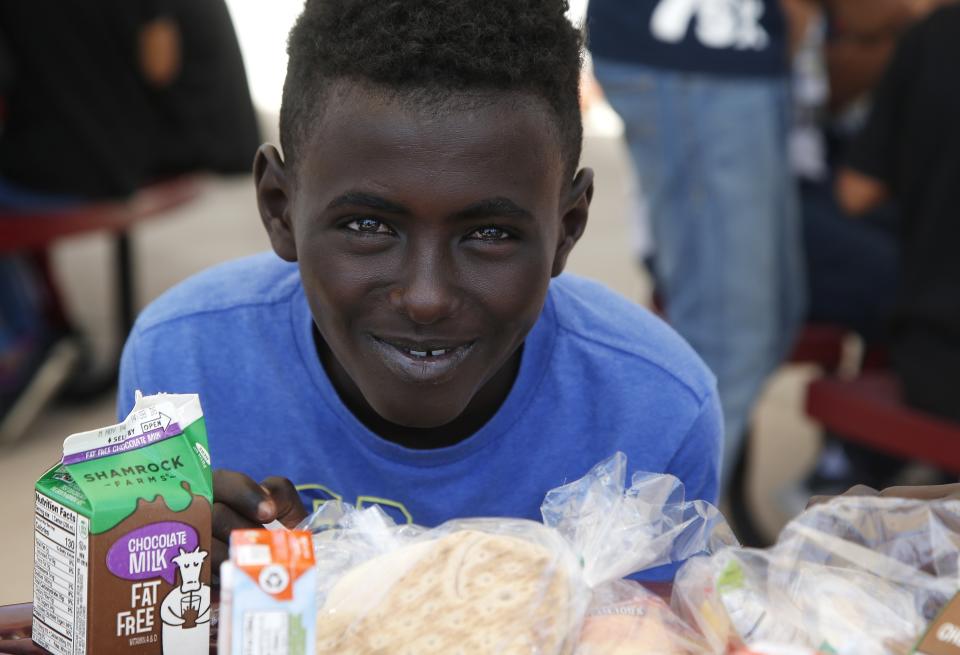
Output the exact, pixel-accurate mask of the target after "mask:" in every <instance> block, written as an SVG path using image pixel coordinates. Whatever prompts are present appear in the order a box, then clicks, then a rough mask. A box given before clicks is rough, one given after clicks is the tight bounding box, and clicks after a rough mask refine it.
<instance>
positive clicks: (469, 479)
mask: <svg viewBox="0 0 960 655" xmlns="http://www.w3.org/2000/svg"><path fill="white" fill-rule="evenodd" d="M312 327H313V317H312V316H311V314H310V309H309V307H308V305H307V301H306V298H305V296H304V291H303V287H302V286H301V283H300V277H299V273H298V270H297V267H296V266H295V265H293V264H288V263H285V262H283V261H281V260H280V259H279V258H277V257H276V256H275V255H273V254H272V253H271V254H264V255H257V256H254V257H250V258H246V259H241V260H237V261H234V262H230V263H227V264H223V265H220V266H217V267H216V268H213V269H210V270H208V271H206V272H204V273H201V274H200V275H197V276H195V277H193V278H191V279H189V280H187V281H186V282H184V283H182V284H180V285H178V286H177V287H175V288H173V289H171V290H170V291H168V292H167V293H166V294H164V295H163V296H162V297H161V298H159V299H158V300H157V301H156V302H154V303H153V304H152V305H150V307H148V308H147V309H146V310H145V311H144V312H143V314H141V316H140V317H139V319H138V320H137V323H136V326H135V327H134V330H133V333H132V334H131V336H130V339H129V340H128V342H127V345H126V348H125V350H124V354H123V360H122V363H121V369H120V390H119V402H118V416H119V417H121V418H123V417H125V416H126V415H127V413H128V412H129V411H130V409H131V407H132V405H133V400H134V390H136V389H140V390H142V391H143V392H144V393H145V394H153V393H157V392H171V393H199V394H200V402H201V405H202V406H203V410H204V415H205V417H206V421H207V432H208V435H209V441H210V453H211V456H212V458H213V464H214V467H215V468H226V469H234V470H238V471H242V472H244V473H246V474H248V475H250V476H252V477H253V478H254V479H256V480H261V479H263V478H265V477H268V476H271V475H281V476H284V477H287V478H290V479H291V480H292V481H293V482H294V484H296V485H297V486H298V488H299V489H300V491H301V494H302V497H303V499H304V501H305V502H306V503H307V504H308V506H309V505H310V504H313V505H316V504H319V503H320V502H322V501H325V500H327V499H330V498H341V499H343V500H345V501H347V502H350V503H354V504H357V505H364V506H366V505H370V504H373V503H379V504H380V505H381V506H382V507H383V508H384V509H385V510H386V511H387V513H388V514H390V515H391V516H393V518H394V519H396V520H397V521H398V522H402V521H411V520H412V521H414V522H416V523H418V524H422V525H426V526H433V525H436V524H439V523H441V522H443V521H446V520H448V519H452V518H458V517H469V516H515V517H523V518H529V519H535V520H539V519H540V511H539V508H540V504H541V502H542V501H543V497H544V494H545V493H546V492H547V491H548V490H549V489H551V488H554V487H557V486H560V485H562V484H564V483H567V482H570V481H572V480H575V479H577V478H580V477H582V476H583V475H584V474H585V473H586V472H587V471H589V470H590V468H591V467H592V466H593V465H594V464H596V463H597V462H599V461H600V460H603V459H605V458H607V457H609V456H610V455H612V454H613V453H615V452H616V451H618V450H620V451H623V452H625V453H626V454H627V456H628V465H629V466H630V468H631V472H632V471H634V470H646V471H654V472H669V473H672V474H674V475H676V476H677V477H678V478H680V480H682V481H683V482H684V483H685V484H686V490H687V497H688V499H692V498H702V499H705V500H708V501H710V502H715V501H716V499H717V478H718V473H719V464H720V462H719V459H720V440H721V433H722V421H721V413H720V407H719V404H718V401H717V395H716V389H715V381H714V378H713V375H712V374H711V373H710V372H709V371H708V370H707V368H706V366H705V365H704V364H703V363H702V362H701V360H700V359H699V358H698V357H697V355H696V354H695V353H694V352H693V350H692V349H691V348H690V347H689V346H688V345H687V344H686V343H685V342H684V341H683V340H682V339H681V338H680V337H679V336H677V335H676V333H674V332H673V330H672V329H670V328H669V327H668V326H667V325H666V324H664V323H663V322H662V321H661V320H660V319H659V318H657V317H656V316H654V315H652V314H651V313H650V312H648V311H646V310H645V309H643V308H642V307H640V306H638V305H636V304H634V303H631V302H629V301H627V300H626V299H624V298H622V297H620V296H617V295H615V294H614V293H612V292H610V291H608V290H607V289H605V288H604V287H602V286H601V285H599V284H597V283H594V282H589V281H587V280H584V279H581V278H577V277H574V276H572V275H564V276H562V277H560V278H558V279H556V280H554V281H553V283H552V284H551V286H550V291H549V295H548V298H547V301H546V304H545V307H544V310H543V313H542V315H541V317H540V319H539V320H538V322H537V323H536V325H535V326H534V328H533V330H532V331H531V332H530V334H529V336H528V337H527V339H526V341H525V344H524V348H523V354H522V361H521V364H520V370H519V373H518V376H517V379H516V381H515V383H514V385H513V388H512V389H511V391H510V393H509V395H508V397H507V399H506V400H505V401H504V403H503V405H502V406H501V407H500V409H499V410H498V411H497V413H496V414H495V415H494V416H493V418H491V419H490V421H489V422H488V423H487V424H486V425H484V426H483V427H482V428H481V429H480V430H479V431H478V432H476V433H475V434H473V435H472V436H470V437H468V438H467V439H466V440H464V441H462V442H460V443H457V444H456V445H453V446H450V447H445V448H438V449H433V450H429V449H428V450H413V449H409V448H404V447H402V446H399V445H397V444H395V443H392V442H389V441H386V440H384V439H382V438H380V437H378V436H377V435H376V434H374V433H373V432H371V431H370V430H368V429H367V428H366V427H365V426H364V425H363V424H362V423H361V422H360V421H358V420H357V419H356V418H355V417H354V415H353V414H352V413H351V412H350V410H349V409H348V408H347V407H346V406H345V405H344V404H343V403H342V402H341V400H340V398H339V396H338V395H337V392H336V390H335V389H334V387H333V386H332V384H331V382H330V380H329V378H328V377H327V375H326V373H325V371H324V368H323V365H322V364H321V362H320V360H319V358H318V356H317V351H316V348H315V344H314V340H313V333H312Z"/></svg>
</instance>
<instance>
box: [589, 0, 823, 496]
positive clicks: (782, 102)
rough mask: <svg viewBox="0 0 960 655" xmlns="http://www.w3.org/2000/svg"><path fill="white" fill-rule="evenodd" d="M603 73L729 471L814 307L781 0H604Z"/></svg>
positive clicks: (598, 49)
mask: <svg viewBox="0 0 960 655" xmlns="http://www.w3.org/2000/svg"><path fill="white" fill-rule="evenodd" d="M587 28H588V34H589V47H590V49H591V52H592V55H593V60H594V71H595V74H596V77H597V80H598V81H599V82H600V84H601V85H602V87H603V90H604V93H605V94H606V96H607V99H608V101H609V102H610V104H611V106H613V108H614V109H615V110H616V111H617V112H618V113H619V114H620V116H621V117H622V118H623V120H624V123H625V129H626V132H625V134H626V140H627V144H628V146H629V148H630V152H631V154H632V156H633V159H634V163H635V165H636V170H637V173H638V177H639V188H640V190H641V192H642V195H643V197H644V199H645V200H646V202H647V203H648V209H649V217H650V221H651V225H652V231H653V240H654V249H655V252H654V256H653V263H652V271H651V272H652V274H653V277H654V280H655V282H656V289H657V293H658V294H659V295H660V296H661V297H662V299H663V301H664V303H665V308H666V314H667V317H668V319H669V321H670V323H671V325H673V326H674V327H675V328H676V329H677V330H678V331H679V332H680V334H682V335H683V336H684V337H685V338H686V339H687V340H688V341H689V342H690V344H691V345H693V347H694V348H695V349H696V350H697V352H698V353H699V354H700V355H701V356H702V357H703V359H704V360H705V361H706V362H707V364H708V365H709V366H710V368H711V369H712V370H713V372H714V373H715V374H716V376H717V379H718V386H719V392H720V400H721V403H722V405H723V410H724V414H725V433H726V436H725V439H726V444H725V452H724V476H723V479H724V481H725V482H729V480H730V477H731V472H732V469H733V466H734V465H735V463H736V462H737V460H738V458H739V456H740V453H741V449H742V446H743V435H744V433H745V431H746V429H747V424H748V421H749V417H750V413H751V410H752V408H753V405H754V402H755V400H756V398H757V396H758V394H759V393H760V390H761V388H762V386H763V384H764V381H765V380H766V378H767V377H768V376H769V375H770V373H771V372H772V371H773V370H774V369H775V368H776V367H777V366H778V365H779V364H780V363H781V362H782V360H783V358H784V356H785V355H786V353H787V351H788V349H789V347H790V345H791V343H792V341H793V338H794V336H795V334H796V330H797V326H798V325H799V323H800V321H801V320H802V318H803V315H804V306H805V303H804V280H803V262H802V254H801V234H800V226H799V217H798V209H797V198H796V191H795V186H794V180H793V175H792V172H791V170H790V164H789V157H788V152H787V149H788V147H787V144H788V131H789V128H790V79H789V66H788V56H787V54H788V53H787V29H786V25H785V21H784V16H783V13H782V11H781V9H780V6H779V4H778V0H591V3H590V6H589V11H588V21H587Z"/></svg>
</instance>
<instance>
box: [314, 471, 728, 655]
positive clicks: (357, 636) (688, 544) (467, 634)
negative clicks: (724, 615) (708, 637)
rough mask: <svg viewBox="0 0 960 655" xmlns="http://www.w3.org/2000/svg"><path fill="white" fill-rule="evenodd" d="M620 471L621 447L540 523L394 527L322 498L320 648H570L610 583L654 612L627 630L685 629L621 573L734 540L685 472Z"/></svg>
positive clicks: (560, 496) (548, 503) (381, 517)
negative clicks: (630, 474) (686, 484)
mask: <svg viewBox="0 0 960 655" xmlns="http://www.w3.org/2000/svg"><path fill="white" fill-rule="evenodd" d="M625 478H626V456H624V455H623V454H621V453H618V454H617V455H615V456H614V457H612V458H610V459H608V460H606V461H604V462H601V463H600V464H598V465H597V466H596V467H594V469H593V470H591V471H590V473H588V474H587V475H586V476H585V477H584V478H582V479H581V480H578V481H577V482H574V483H571V484H569V485H565V486H563V487H560V488H559V489H555V490H553V491H551V492H549V493H548V494H547V497H546V499H545V501H544V503H543V506H542V514H543V517H544V523H543V524H541V523H536V522H533V521H527V520H521V519H505V518H488V519H482V518H477V519H463V520H456V521H451V522H448V523H445V524H443V525H441V526H438V527H436V528H432V529H426V528H421V527H418V526H396V525H395V524H394V523H393V522H392V521H391V519H390V518H389V517H388V516H387V515H386V514H385V513H383V512H382V511H381V510H379V509H378V508H376V507H372V508H368V509H364V510H356V509H353V508H351V507H350V506H348V505H343V504H340V503H327V504H325V505H324V506H322V507H321V508H320V509H319V510H318V511H317V512H316V513H314V515H312V516H311V517H309V518H308V519H307V520H306V521H304V523H303V524H301V526H299V527H300V529H308V530H311V531H313V532H314V534H315V537H314V546H315V550H316V559H317V562H318V567H319V569H320V570H319V576H318V577H319V579H320V581H321V582H320V588H319V590H318V592H319V598H318V600H319V603H318V604H319V606H320V607H321V610H320V613H319V617H318V649H317V653H318V655H321V654H324V653H339V654H343V655H349V654H350V653H381V652H382V653H390V654H391V655H395V654H396V655H402V654H403V653H417V654H418V655H424V654H428V653H443V654H445V655H452V654H456V653H464V654H466V653H484V654H490V655H493V654H511V655H512V654H516V655H533V654H537V655H554V654H558V655H559V654H569V653H572V652H573V651H574V649H575V648H576V646H577V642H578V637H579V633H580V627H581V624H582V622H583V619H584V615H585V613H586V611H587V607H588V604H589V603H590V601H591V598H593V599H594V603H593V605H592V606H591V608H592V609H591V611H596V612H598V614H597V616H601V615H603V613H604V611H605V610H604V607H606V605H604V603H606V602H607V601H610V600H611V598H613V597H612V596H609V594H610V593H613V592H612V591H611V590H619V592H621V593H622V592H624V589H632V590H634V591H636V592H637V593H635V594H633V595H632V596H631V597H630V598H629V599H624V598H619V599H618V600H616V602H617V603H622V602H629V603H633V604H634V606H635V607H640V606H642V607H644V608H646V609H645V611H646V610H649V612H648V614H647V616H649V617H651V618H652V620H650V621H646V622H645V623H644V625H643V626H640V627H638V626H636V625H632V626H631V627H630V629H633V630H637V629H644V630H647V631H648V632H650V631H654V630H659V631H661V632H663V631H670V630H673V629H674V628H676V630H677V631H678V632H679V634H681V635H684V638H686V635H688V634H692V632H691V631H690V629H689V627H687V626H684V625H682V621H680V620H679V619H678V618H676V617H674V616H672V615H671V614H670V611H669V608H668V607H667V606H666V604H664V603H663V602H662V601H660V600H659V599H657V598H656V597H655V596H653V595H651V594H649V593H648V592H645V591H643V590H642V589H640V588H639V586H637V585H635V584H634V583H630V584H628V585H627V586H626V587H621V586H617V585H618V584H619V583H616V582H615V581H617V580H619V579H620V578H621V577H622V576H625V575H628V574H630V573H633V572H635V571H637V570H641V569H644V568H649V567H653V566H659V565H662V564H667V563H670V562H673V561H675V560H677V559H684V558H686V557H689V556H691V555H693V554H695V553H703V552H708V551H709V550H710V549H711V548H712V547H713V545H714V544H715V543H723V544H725V545H728V544H730V543H733V538H732V535H730V533H729V529H727V528H726V524H725V523H724V522H723V520H722V517H721V516H720V514H719V513H718V512H717V511H716V509H715V508H713V507H712V506H710V505H708V504H707V503H702V502H700V501H694V502H692V503H688V502H685V500H684V497H683V486H682V485H681V484H680V483H679V481H677V480H676V478H674V477H672V476H663V475H659V476H653V475H649V474H638V475H637V476H635V477H634V480H633V484H632V486H631V487H630V488H629V489H626V488H625ZM714 534H716V535H721V536H720V537H719V542H717V538H716V537H714V538H711V535H714ZM624 584H626V583H624ZM610 585H613V586H610ZM641 592H642V593H641ZM604 594H607V595H604ZM628 595H629V594H628ZM638 603H639V605H638ZM623 607H625V606H622V607H621V609H622V608H623ZM654 613H656V618H655V619H653V617H654ZM681 641H682V639H681ZM600 652H604V653H606V652H616V651H593V653H600ZM665 652H676V653H688V652H690V653H694V652H695V653H698V654H699V653H700V652H702V651H695V650H676V651H672V650H671V651H665ZM584 655H586V653H585V654H584Z"/></svg>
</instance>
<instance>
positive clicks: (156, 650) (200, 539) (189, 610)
mask: <svg viewBox="0 0 960 655" xmlns="http://www.w3.org/2000/svg"><path fill="white" fill-rule="evenodd" d="M212 477H213V476H212V472H211V469H210V455H209V453H208V451H207V432H206V427H205V424H204V419H203V411H202V410H201V409H200V401H199V399H198V398H197V396H196V395H165V394H161V395H158V396H148V397H142V396H140V395H139V393H138V394H137V404H136V406H135V407H134V408H133V411H132V412H131V413H130V415H129V416H128V417H127V418H126V420H125V421H124V422H123V423H120V424H117V425H113V426H110V427H106V428H102V429H99V430H92V431H90V432H83V433H80V434H75V435H72V436H70V437H68V438H67V440H66V441H64V444H63V459H62V460H61V462H60V463H59V464H57V465H56V466H54V467H53V468H51V469H50V470H49V471H47V472H46V473H44V474H43V476H42V477H41V478H40V479H39V480H38V481H37V484H36V493H35V498H36V509H35V520H34V578H33V640H34V641H35V642H36V643H37V644H39V645H40V646H42V647H44V648H46V649H47V650H49V651H50V652H51V653H54V655H86V654H88V653H89V654H91V655H99V654H101V653H134V654H136V655H154V654H156V655H160V654H161V653H163V654H173V653H176V654H177V655H195V654H196V655H200V654H206V653H208V652H209V649H210V618H211V613H212V612H211V606H210V572H211V571H210V569H211V566H212V565H211V563H210V561H209V558H208V557H207V555H208V553H209V552H210V540H211V517H212V507H213V506H212V503H213V479H212Z"/></svg>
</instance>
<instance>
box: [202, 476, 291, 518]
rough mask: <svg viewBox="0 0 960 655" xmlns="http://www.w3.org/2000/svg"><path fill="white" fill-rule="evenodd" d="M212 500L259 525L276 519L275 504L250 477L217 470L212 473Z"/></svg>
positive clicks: (266, 492)
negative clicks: (227, 506)
mask: <svg viewBox="0 0 960 655" xmlns="http://www.w3.org/2000/svg"><path fill="white" fill-rule="evenodd" d="M213 499H214V501H215V502H218V503H223V504H224V505H229V506H230V507H231V508H232V509H233V510H234V511H235V512H236V513H237V514H239V515H240V516H242V517H244V518H246V519H248V520H250V521H256V522H259V523H260V524H261V525H262V524H264V523H269V522H270V521H272V520H274V519H275V518H277V508H276V504H275V503H274V502H273V500H271V498H270V493H269V492H268V491H267V490H266V489H264V488H263V487H261V486H260V485H259V484H257V483H256V482H254V480H253V479H252V478H250V476H247V475H244V474H243V473H238V472H237V471H228V470H225V469H217V470H215V471H214V472H213Z"/></svg>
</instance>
